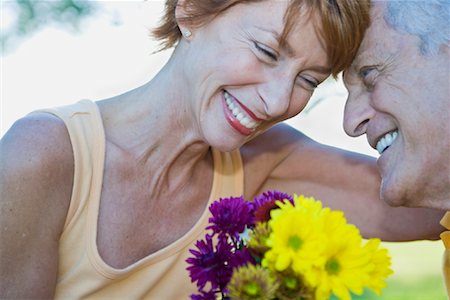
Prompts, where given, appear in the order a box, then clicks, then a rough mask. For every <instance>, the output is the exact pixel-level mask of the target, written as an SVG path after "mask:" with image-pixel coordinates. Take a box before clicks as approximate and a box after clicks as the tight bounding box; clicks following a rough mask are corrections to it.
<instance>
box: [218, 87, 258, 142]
mask: <svg viewBox="0 0 450 300" xmlns="http://www.w3.org/2000/svg"><path fill="white" fill-rule="evenodd" d="M222 102H223V108H224V113H225V118H226V120H227V121H228V123H229V124H230V125H231V126H232V127H233V128H234V129H236V130H237V131H238V132H239V133H241V134H243V135H246V136H248V135H250V134H251V133H252V132H253V131H254V130H255V129H256V127H258V125H259V124H260V123H261V121H262V120H261V119H259V118H257V117H256V116H255V114H254V113H253V112H252V111H250V110H249V109H248V108H247V107H245V106H244V105H243V104H242V103H240V102H239V101H238V100H237V99H236V98H234V97H233V96H232V95H231V94H229V93H228V92H227V91H223V97H222Z"/></svg>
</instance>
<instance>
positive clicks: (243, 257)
mask: <svg viewBox="0 0 450 300" xmlns="http://www.w3.org/2000/svg"><path fill="white" fill-rule="evenodd" d="M248 263H251V264H255V260H254V258H253V256H252V254H251V252H250V250H249V249H248V248H246V247H244V248H242V249H240V250H237V251H236V252H235V253H233V256H231V258H230V262H229V265H230V266H231V267H232V268H233V269H235V268H238V267H240V266H243V265H246V264H248ZM230 279H231V278H230Z"/></svg>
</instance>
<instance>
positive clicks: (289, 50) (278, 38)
mask: <svg viewBox="0 0 450 300" xmlns="http://www.w3.org/2000/svg"><path fill="white" fill-rule="evenodd" d="M255 27H256V28H257V29H259V30H261V31H265V32H268V33H270V34H271V35H272V36H273V37H274V39H275V40H276V41H277V42H278V45H280V47H282V48H283V49H284V50H286V52H287V53H288V55H289V56H295V55H296V53H295V51H294V49H293V48H292V46H291V45H290V44H289V41H287V40H283V41H282V40H281V34H280V33H279V32H277V31H276V30H273V29H266V28H263V27H260V26H255Z"/></svg>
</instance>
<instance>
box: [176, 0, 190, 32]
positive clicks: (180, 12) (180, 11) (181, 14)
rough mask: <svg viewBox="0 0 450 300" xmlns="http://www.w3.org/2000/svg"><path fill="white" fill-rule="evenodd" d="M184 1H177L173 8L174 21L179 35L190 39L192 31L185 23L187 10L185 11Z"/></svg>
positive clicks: (186, 22)
mask: <svg viewBox="0 0 450 300" xmlns="http://www.w3.org/2000/svg"><path fill="white" fill-rule="evenodd" d="M186 5H187V3H186V1H185V0H178V2H177V5H176V7H175V20H176V21H177V24H178V28H180V31H181V34H182V35H183V37H184V38H186V39H190V38H191V36H192V31H191V30H190V29H189V26H188V25H189V24H188V21H187V17H188V14H187V10H186Z"/></svg>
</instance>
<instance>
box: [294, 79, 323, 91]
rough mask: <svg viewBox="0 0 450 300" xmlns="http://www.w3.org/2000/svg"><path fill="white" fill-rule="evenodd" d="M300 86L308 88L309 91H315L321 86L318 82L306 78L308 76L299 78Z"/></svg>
mask: <svg viewBox="0 0 450 300" xmlns="http://www.w3.org/2000/svg"><path fill="white" fill-rule="evenodd" d="M298 78H299V80H300V85H301V86H303V87H304V88H306V89H307V90H310V91H314V90H315V89H316V87H317V86H318V85H319V83H318V82H317V80H315V79H313V78H310V77H306V76H299V77H298Z"/></svg>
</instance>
